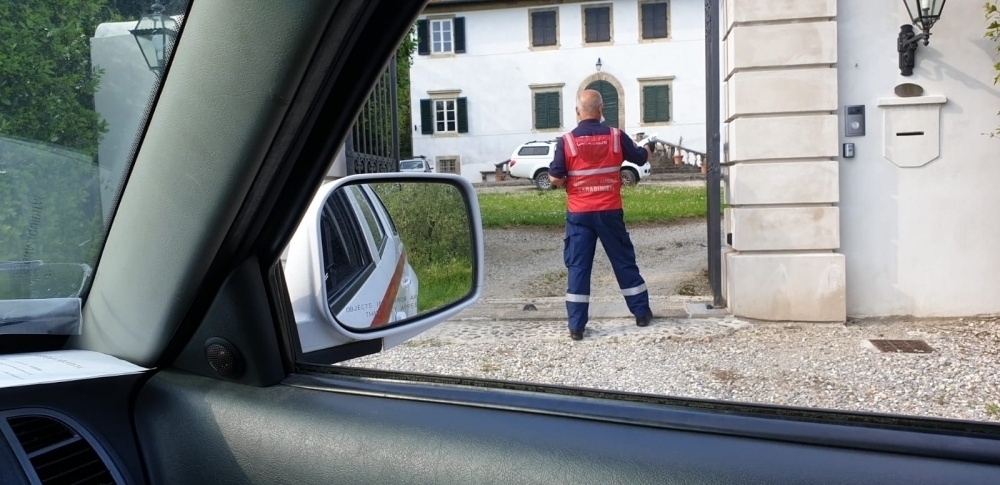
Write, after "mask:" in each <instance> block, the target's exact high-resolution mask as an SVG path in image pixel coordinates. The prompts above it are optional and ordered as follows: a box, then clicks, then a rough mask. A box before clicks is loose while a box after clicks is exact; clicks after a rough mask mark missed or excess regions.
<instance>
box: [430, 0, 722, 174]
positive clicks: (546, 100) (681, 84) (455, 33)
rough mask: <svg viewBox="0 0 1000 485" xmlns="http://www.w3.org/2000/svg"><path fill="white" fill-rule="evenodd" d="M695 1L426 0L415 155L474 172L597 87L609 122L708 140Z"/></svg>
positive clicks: (544, 130) (566, 125)
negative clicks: (428, 2) (578, 96)
mask: <svg viewBox="0 0 1000 485" xmlns="http://www.w3.org/2000/svg"><path fill="white" fill-rule="evenodd" d="M704 25H705V24H704V4H703V2H701V1H698V0H616V1H611V2H574V1H555V0H522V1H490V0H485V1H484V0H479V1H475V0H472V1H470V0H464V1H463V0H457V1H447V0H444V1H437V2H433V1H432V2H431V3H430V4H429V5H428V6H427V8H426V9H425V11H424V14H423V15H422V16H421V17H420V19H419V21H418V22H417V34H418V52H417V54H416V55H415V56H414V60H413V66H412V68H411V74H410V79H411V87H410V96H411V100H412V101H411V102H412V106H411V109H412V113H413V120H414V121H413V122H414V126H413V127H412V129H413V153H414V155H424V156H427V157H428V159H430V160H433V161H434V166H435V170H436V171H438V172H452V173H459V174H461V175H463V176H465V177H466V178H468V179H469V180H471V181H473V182H478V181H480V180H481V179H482V175H481V173H482V172H492V171H494V170H495V165H496V164H498V163H501V162H503V161H505V160H507V159H508V158H509V157H510V155H511V152H512V151H513V150H514V149H515V148H516V147H517V146H518V145H519V144H521V143H525V142H528V141H532V140H548V139H553V138H556V137H558V136H560V135H561V134H562V133H565V132H566V131H568V130H571V129H572V128H573V127H575V126H576V114H575V111H574V108H575V102H576V96H577V94H578V93H579V92H580V91H582V90H583V89H587V88H592V89H598V90H599V91H601V93H602V94H603V95H604V98H605V121H606V123H608V124H614V125H616V126H618V127H619V128H621V129H623V130H625V131H626V132H628V133H629V134H632V135H635V134H637V133H645V134H647V135H649V134H658V135H659V136H660V137H661V138H663V139H665V140H668V141H672V142H678V141H681V139H683V145H684V146H685V147H688V148H691V149H693V150H698V151H704V148H705V141H704V140H705V61H704V59H705V50H704V32H705V28H704Z"/></svg>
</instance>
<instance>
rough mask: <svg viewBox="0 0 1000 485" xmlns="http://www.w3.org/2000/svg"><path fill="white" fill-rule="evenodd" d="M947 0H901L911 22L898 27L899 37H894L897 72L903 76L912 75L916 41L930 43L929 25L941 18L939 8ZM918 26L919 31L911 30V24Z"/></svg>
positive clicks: (931, 25) (940, 8) (942, 7)
mask: <svg viewBox="0 0 1000 485" xmlns="http://www.w3.org/2000/svg"><path fill="white" fill-rule="evenodd" d="M945 1H947V0H903V4H904V5H906V11H907V13H908V14H909V15H910V20H911V21H912V24H907V25H901V26H900V27H899V37H897V39H896V51H897V52H899V73H900V74H902V75H903V76H912V75H913V66H914V65H916V54H917V42H919V41H921V40H922V41H923V42H924V45H928V44H930V41H931V27H933V26H934V23H935V22H937V21H938V19H940V18H941V10H942V9H944V3H945ZM914 25H916V26H917V27H920V30H921V33H919V34H917V33H915V32H914V31H913V26H914Z"/></svg>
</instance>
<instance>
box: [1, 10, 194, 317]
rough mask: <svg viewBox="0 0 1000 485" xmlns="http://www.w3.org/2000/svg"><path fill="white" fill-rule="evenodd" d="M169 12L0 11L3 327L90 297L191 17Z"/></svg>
mask: <svg viewBox="0 0 1000 485" xmlns="http://www.w3.org/2000/svg"><path fill="white" fill-rule="evenodd" d="M165 3H166V5H165V6H164V5H160V4H153V5H152V7H151V6H150V3H148V2H147V1H145V0H143V1H135V0H123V1H112V2H108V1H100V0H95V1H90V2H83V3H81V5H82V6H77V7H79V8H77V7H74V8H73V9H72V10H71V11H70V9H66V8H65V7H63V6H60V5H59V2H5V3H4V4H3V5H2V6H0V44H2V45H4V46H7V48H6V49H4V50H2V51H0V309H2V310H4V312H3V313H2V315H0V319H8V317H9V316H10V315H11V312H12V311H13V313H17V314H18V317H17V319H18V321H23V320H25V319H30V317H31V312H30V311H23V310H24V309H25V308H34V307H35V306H37V305H35V306H32V305H28V304H26V303H23V302H25V301H30V300H43V299H44V300H51V299H78V298H81V297H82V296H83V295H84V294H85V293H86V291H87V287H88V285H89V282H90V278H91V276H92V275H93V274H94V271H95V270H96V266H97V261H98V260H99V258H100V252H101V249H102V247H103V243H104V238H105V233H106V231H107V229H108V228H109V227H110V224H111V221H112V219H113V217H114V213H115V207H116V205H117V201H118V197H119V195H120V193H121V190H122V189H123V188H124V180H125V178H126V177H127V174H128V172H129V169H130V167H131V165H132V161H133V157H134V153H135V152H136V148H137V146H138V143H139V141H140V136H139V135H140V134H141V133H142V128H143V127H144V126H145V124H146V120H147V117H148V112H149V111H151V110H150V109H149V107H150V106H151V104H152V100H153V99H154V97H155V94H156V92H157V91H158V89H159V86H160V81H161V77H162V75H163V71H164V70H165V66H166V65H167V63H168V62H169V59H170V54H171V52H172V50H173V46H174V45H175V42H176V39H177V38H178V35H179V32H180V26H181V23H182V21H183V14H184V12H185V11H186V8H187V2H185V1H173V2H165ZM15 46H16V48H14V47H15ZM18 301H20V302H22V303H20V304H15V303H14V302H18ZM77 306H79V305H77ZM12 309H13V310H12ZM8 323H9V322H6V320H0V333H4V332H3V329H5V328H7V327H8V325H7V324H8ZM22 333H26V332H22ZM30 333H34V332H30Z"/></svg>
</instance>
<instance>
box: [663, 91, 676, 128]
mask: <svg viewBox="0 0 1000 485" xmlns="http://www.w3.org/2000/svg"><path fill="white" fill-rule="evenodd" d="M664 88H665V89H664V90H663V106H664V110H665V111H666V112H665V113H663V117H664V118H665V120H666V121H673V119H674V117H673V116H672V113H673V112H672V111H670V88H671V87H670V86H664Z"/></svg>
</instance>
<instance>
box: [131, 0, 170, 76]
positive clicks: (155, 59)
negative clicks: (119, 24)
mask: <svg viewBox="0 0 1000 485" xmlns="http://www.w3.org/2000/svg"><path fill="white" fill-rule="evenodd" d="M151 10H152V11H153V13H150V14H146V15H143V16H142V17H140V18H139V21H138V22H137V23H136V24H135V29H133V30H131V31H130V32H131V33H132V35H134V36H135V41H136V42H137V43H138V44H139V50H140V51H141V52H142V56H143V57H145V58H146V64H147V65H148V66H149V70H150V71H153V72H154V73H156V74H157V75H159V74H160V73H161V72H163V68H164V67H165V66H166V65H167V59H166V55H167V48H168V47H169V45H170V43H171V42H173V40H174V38H175V37H176V36H177V21H176V20H174V19H173V18H171V17H170V16H169V15H167V14H165V13H163V5H161V4H160V3H154V4H153V6H152V7H151Z"/></svg>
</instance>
